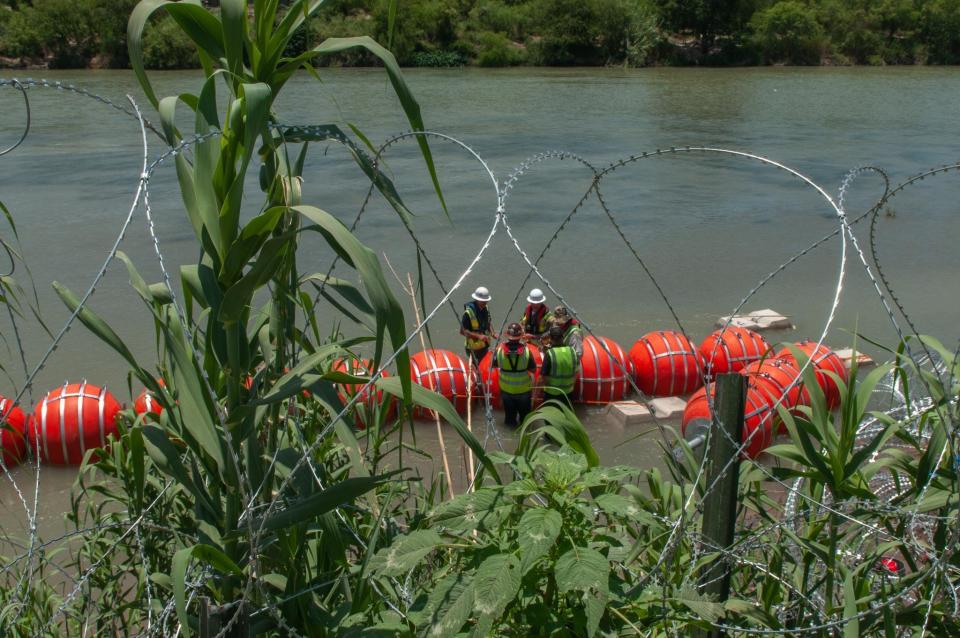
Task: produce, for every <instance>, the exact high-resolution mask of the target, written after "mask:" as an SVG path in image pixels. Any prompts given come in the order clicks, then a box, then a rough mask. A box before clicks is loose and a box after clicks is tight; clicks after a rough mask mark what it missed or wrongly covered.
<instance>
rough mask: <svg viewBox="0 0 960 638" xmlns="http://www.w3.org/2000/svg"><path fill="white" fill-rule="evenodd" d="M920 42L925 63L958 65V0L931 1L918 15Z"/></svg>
mask: <svg viewBox="0 0 960 638" xmlns="http://www.w3.org/2000/svg"><path fill="white" fill-rule="evenodd" d="M920 33H921V40H922V41H923V43H924V44H925V45H926V46H927V48H928V50H929V56H928V58H927V62H929V63H932V64H960V0H932V2H928V3H927V4H926V5H925V6H924V7H923V10H922V12H921V14H920Z"/></svg>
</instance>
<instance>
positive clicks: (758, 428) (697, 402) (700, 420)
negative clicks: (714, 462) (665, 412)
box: [680, 380, 780, 459]
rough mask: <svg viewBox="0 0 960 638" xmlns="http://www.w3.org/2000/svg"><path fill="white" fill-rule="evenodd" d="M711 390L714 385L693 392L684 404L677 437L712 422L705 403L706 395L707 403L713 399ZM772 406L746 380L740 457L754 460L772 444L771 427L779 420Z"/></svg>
mask: <svg viewBox="0 0 960 638" xmlns="http://www.w3.org/2000/svg"><path fill="white" fill-rule="evenodd" d="M715 387H716V384H714V383H709V384H707V385H706V386H704V387H702V388H700V389H699V390H697V391H696V392H694V393H693V396H691V397H690V400H689V401H687V407H686V409H684V411H683V420H682V421H681V424H680V432H681V434H683V435H684V436H686V435H687V430H688V429H694V428H701V429H709V428H710V426H711V423H712V422H713V419H712V417H711V413H710V405H709V404H708V402H707V392H709V393H710V401H711V402H712V401H713V400H714V398H715V392H716V391H715V389H714V388H715ZM773 403H774V402H773V401H771V400H770V396H769V394H768V393H767V392H765V391H764V390H761V389H760V388H758V387H757V384H756V383H755V382H753V381H751V380H748V382H747V399H746V406H745V409H744V415H743V437H742V441H743V442H744V443H745V444H746V447H745V448H744V450H743V453H742V455H741V456H742V457H743V458H747V459H754V458H756V457H757V456H759V455H760V453H761V452H763V451H764V450H765V449H767V448H768V447H770V444H771V443H772V442H773V434H774V432H775V431H776V429H775V426H776V425H778V422H779V421H780V418H779V417H778V416H777V414H776V412H775V411H774V410H773Z"/></svg>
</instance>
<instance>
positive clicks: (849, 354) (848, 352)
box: [834, 348, 877, 370]
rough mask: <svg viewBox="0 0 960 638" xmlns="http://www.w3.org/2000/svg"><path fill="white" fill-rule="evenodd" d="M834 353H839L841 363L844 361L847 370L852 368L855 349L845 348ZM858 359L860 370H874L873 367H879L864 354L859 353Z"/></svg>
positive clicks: (857, 354)
mask: <svg viewBox="0 0 960 638" xmlns="http://www.w3.org/2000/svg"><path fill="white" fill-rule="evenodd" d="M834 352H836V353H837V356H838V357H840V360H841V361H843V365H845V366H847V370H849V369H850V366H851V365H852V364H853V357H854V352H853V348H843V349H842V350H834ZM856 357H857V367H858V368H872V367H873V366H875V365H877V362H876V361H874V360H873V359H871V358H870V357H869V356H867V355H865V354H863V353H862V352H857V353H856Z"/></svg>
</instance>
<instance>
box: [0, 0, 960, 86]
mask: <svg viewBox="0 0 960 638" xmlns="http://www.w3.org/2000/svg"><path fill="white" fill-rule="evenodd" d="M135 4H136V2H135V0H0V63H5V64H6V65H10V66H17V65H33V66H49V67H51V68H82V67H88V66H98V67H112V68H127V67H128V66H129V63H130V61H129V59H128V56H127V53H126V50H127V47H126V20H125V16H126V15H128V14H129V12H130V10H131V9H132V8H133V6H134V5H135ZM205 4H210V5H218V4H219V3H218V2H211V3H205ZM280 4H281V5H284V7H286V6H288V5H289V4H290V3H289V2H281V3H280ZM391 7H393V9H391ZM210 9H211V11H214V12H215V11H218V9H217V7H215V6H213V7H211V8H210ZM282 10H283V7H281V11H282ZM334 34H336V35H338V36H370V37H372V38H373V39H375V40H377V41H378V42H380V43H382V44H389V45H390V48H391V50H392V51H394V53H395V55H396V57H397V59H398V61H399V62H400V64H401V65H403V66H423V67H457V66H461V65H478V66H489V67H502V66H513V65H540V66H556V65H559V66H564V65H626V66H647V65H692V64H702V65H720V66H724V65H767V64H794V65H820V64H831V65H846V64H868V65H882V64H960V0H882V1H879V2H878V1H873V0H849V1H847V0H723V1H721V2H700V1H698V2H685V1H680V0H330V1H329V2H326V3H324V4H323V5H322V6H321V7H320V9H319V10H318V11H317V12H316V14H315V15H313V16H312V17H311V18H310V19H308V20H305V21H304V22H303V24H301V25H300V27H299V28H298V30H297V32H296V33H294V34H293V35H292V37H291V40H290V49H289V51H288V53H291V54H296V53H298V52H302V51H305V50H307V49H308V48H309V47H310V46H312V45H315V44H318V43H319V42H321V41H323V40H324V39H325V38H327V37H330V36H332V35H334ZM144 39H145V41H144V63H145V65H146V66H147V67H148V68H154V69H173V68H194V67H199V60H198V58H197V53H196V50H195V48H194V47H193V45H192V44H191V42H190V41H189V39H188V38H186V37H185V36H184V35H183V34H182V31H180V30H179V29H177V28H176V27H175V24H174V22H173V21H172V19H171V18H170V17H169V16H165V15H163V14H162V12H161V14H160V15H158V16H156V17H155V18H154V19H153V20H152V21H151V25H150V26H149V27H148V28H147V29H146V31H145V35H144ZM316 63H317V64H336V65H346V66H351V65H371V64H378V61H377V59H376V56H373V55H371V54H369V53H364V52H356V51H351V52H344V53H341V54H339V55H336V56H330V57H326V58H324V59H323V60H318V61H316Z"/></svg>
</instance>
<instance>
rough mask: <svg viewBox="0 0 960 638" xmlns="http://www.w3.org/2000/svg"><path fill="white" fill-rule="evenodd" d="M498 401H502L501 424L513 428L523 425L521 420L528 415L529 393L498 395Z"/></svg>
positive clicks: (504, 393) (502, 393)
mask: <svg viewBox="0 0 960 638" xmlns="http://www.w3.org/2000/svg"><path fill="white" fill-rule="evenodd" d="M500 399H501V400H502V401H503V422H504V424H506V425H508V426H510V427H512V428H514V427H517V426H518V425H520V424H521V423H523V420H524V419H525V418H527V415H528V414H530V393H529V392H524V393H523V394H507V393H506V392H501V393H500Z"/></svg>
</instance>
